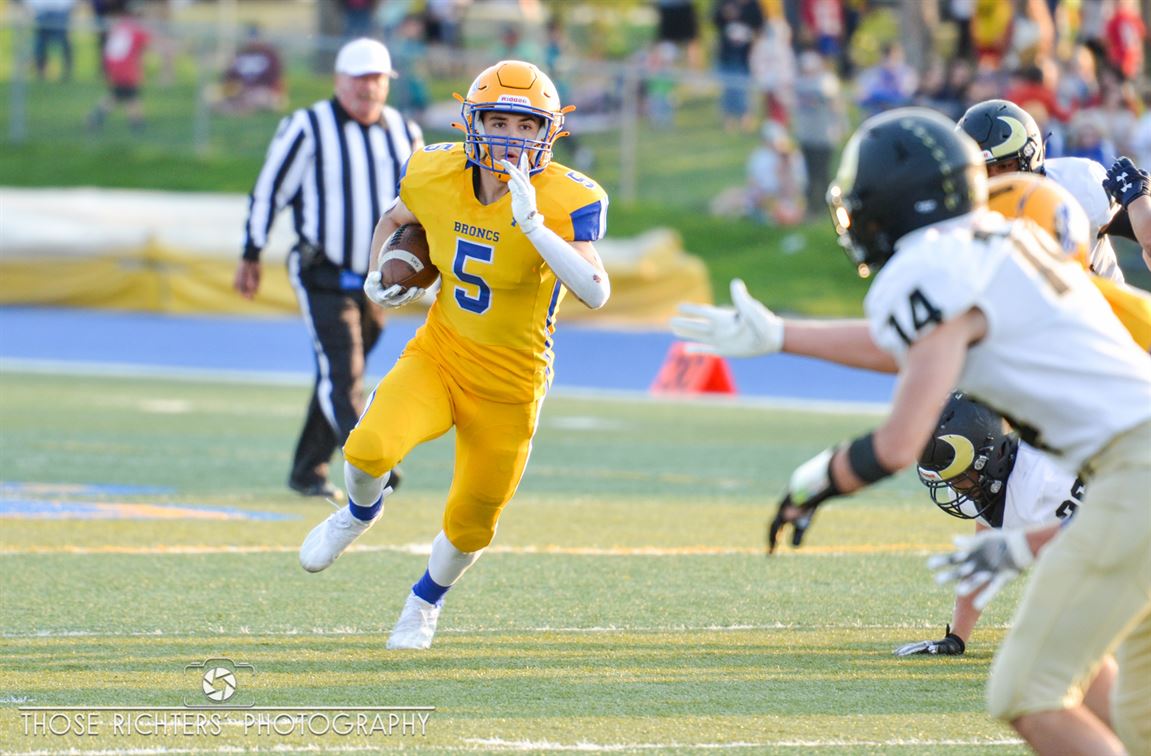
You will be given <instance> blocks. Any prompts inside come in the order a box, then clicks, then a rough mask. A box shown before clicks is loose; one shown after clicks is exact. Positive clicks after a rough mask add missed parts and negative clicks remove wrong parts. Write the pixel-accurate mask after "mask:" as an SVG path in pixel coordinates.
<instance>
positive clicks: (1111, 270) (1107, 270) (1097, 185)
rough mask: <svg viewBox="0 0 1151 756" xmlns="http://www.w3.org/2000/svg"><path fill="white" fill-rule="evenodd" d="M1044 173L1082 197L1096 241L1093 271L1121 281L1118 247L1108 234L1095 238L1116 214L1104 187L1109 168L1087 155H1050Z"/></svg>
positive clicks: (1073, 193)
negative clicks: (1060, 156) (1116, 248)
mask: <svg viewBox="0 0 1151 756" xmlns="http://www.w3.org/2000/svg"><path fill="white" fill-rule="evenodd" d="M1043 174H1044V175H1045V176H1047V178H1049V179H1051V180H1052V181H1054V182H1055V183H1056V184H1059V185H1060V186H1061V187H1063V188H1064V189H1066V190H1067V191H1069V192H1071V196H1072V197H1074V198H1075V199H1077V200H1079V204H1080V205H1082V206H1083V209H1084V210H1085V211H1086V212H1087V220H1088V221H1090V223H1091V235H1090V237H1088V238H1089V239H1090V240H1091V244H1093V245H1094V247H1093V248H1092V250H1091V270H1092V272H1094V273H1095V275H1097V276H1103V277H1104V278H1110V279H1111V280H1112V281H1119V282H1120V283H1122V282H1123V271H1122V270H1121V269H1120V268H1119V261H1118V260H1116V259H1115V248H1114V247H1112V246H1111V240H1110V239H1109V238H1107V237H1106V236H1104V237H1103V238H1102V239H1098V240H1097V239H1096V237H1098V236H1099V229H1100V228H1102V227H1103V226H1106V225H1107V224H1108V223H1110V222H1111V216H1113V215H1114V214H1115V213H1114V212H1113V208H1112V207H1111V197H1109V196H1108V195H1107V190H1106V189H1104V188H1103V179H1105V178H1107V169H1106V168H1104V167H1103V166H1101V165H1099V163H1096V162H1095V161H1094V160H1088V159H1087V158H1077V157H1065V158H1051V159H1050V160H1045V161H1043Z"/></svg>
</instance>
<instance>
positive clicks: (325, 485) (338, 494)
mask: <svg viewBox="0 0 1151 756" xmlns="http://www.w3.org/2000/svg"><path fill="white" fill-rule="evenodd" d="M288 488H290V489H292V490H293V491H295V492H296V493H298V494H299V495H300V496H317V497H320V498H323V499H331V500H333V501H343V499H344V492H343V491H341V490H340V489H338V488H336V487H335V486H333V485H332V484H331V483H329V482H328V481H326V480H317V481H315V482H313V483H299V482H297V481H294V480H289V481H288Z"/></svg>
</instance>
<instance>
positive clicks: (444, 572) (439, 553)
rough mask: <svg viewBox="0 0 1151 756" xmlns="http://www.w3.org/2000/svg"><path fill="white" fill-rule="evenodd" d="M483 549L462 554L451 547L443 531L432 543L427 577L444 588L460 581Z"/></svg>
mask: <svg viewBox="0 0 1151 756" xmlns="http://www.w3.org/2000/svg"><path fill="white" fill-rule="evenodd" d="M482 553H484V550H483V549H480V550H479V551H472V552H470V553H464V552H462V551H460V550H459V549H457V548H456V547H455V546H453V545H452V542H451V541H449V540H448V537H447V536H446V535H444V531H442V530H441V531H440V534H439V535H437V536H436V540H434V541H432V555H431V556H430V557H429V558H428V575H429V576H430V577H431V579H432V580H434V581H435V582H436V584H437V585H441V586H444V587H445V588H446V587H448V586H450V585H452V584H453V583H455V582H456V581H457V580H459V579H460V576H461V575H463V574H464V573H465V572H467V570H468V568H469V567H471V566H472V565H473V564H475V563H476V560H477V559H479V558H480V554H482Z"/></svg>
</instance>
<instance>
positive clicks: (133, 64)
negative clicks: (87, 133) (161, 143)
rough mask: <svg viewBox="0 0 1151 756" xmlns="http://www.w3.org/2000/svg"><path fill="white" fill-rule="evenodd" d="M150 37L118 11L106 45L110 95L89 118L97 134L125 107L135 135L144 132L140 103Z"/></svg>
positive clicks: (126, 12)
mask: <svg viewBox="0 0 1151 756" xmlns="http://www.w3.org/2000/svg"><path fill="white" fill-rule="evenodd" d="M150 39H151V36H150V35H149V34H148V30H147V29H145V28H144V26H143V25H142V24H141V23H140V22H139V21H138V20H136V18H135V17H134V16H133V14H132V11H130V10H126V9H125V10H117V11H116V14H115V16H114V17H113V19H112V21H111V23H110V24H109V26H108V38H107V39H106V40H105V42H104V51H103V53H104V78H105V80H106V81H107V82H108V93H107V94H105V95H104V97H103V98H102V99H101V100H100V102H99V103H98V104H97V105H96V108H95V109H94V110H93V111H92V113H91V114H90V115H89V116H88V128H89V129H90V130H93V131H98V130H100V129H102V128H103V127H104V121H105V120H106V119H107V117H108V114H109V113H110V112H111V111H112V108H114V107H116V106H117V105H123V106H124V110H125V111H126V112H127V114H128V124H129V126H130V127H131V129H132V131H135V132H140V131H143V130H144V109H143V106H142V105H141V103H140V85H141V83H142V82H143V78H144V72H143V57H144V50H145V49H147V47H148V42H149V40H150Z"/></svg>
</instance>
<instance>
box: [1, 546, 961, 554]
mask: <svg viewBox="0 0 1151 756" xmlns="http://www.w3.org/2000/svg"><path fill="white" fill-rule="evenodd" d="M950 548H951V546H949V545H948V544H945V543H879V544H866V543H861V544H840V545H838V546H804V547H803V548H800V549H790V548H784V549H783V550H782V551H780V552H778V553H777V554H776V556H785V557H787V556H803V555H810V556H848V555H854V554H924V555H927V554H934V553H938V552H942V551H948V550H949V549H950ZM298 550H299V547H298V546H282V545H271V546H263V545H251V546H228V545H219V544H150V545H147V546H121V545H111V544H109V545H102V546H69V545H66V544H65V545H56V544H53V545H51V546H3V547H0V556H24V555H30V554H73V555H94V554H117V555H130V556H155V555H176V556H181V555H200V554H289V553H291V554H294V553H296V552H297V551H298ZM430 550H431V546H430V544H414V543H408V544H386V545H380V546H352V547H351V548H350V549H348V551H354V552H359V553H379V552H388V553H395V554H417V555H427V554H429V553H430ZM487 552H488V553H493V554H517V555H524V554H540V555H555V556H605V557H637V556H648V557H669V556H747V555H753V556H754V555H762V554H763V553H764V552H763V549H762V548H757V547H732V546H703V545H700V546H612V547H608V548H599V547H592V546H559V545H554V544H549V545H546V546H490V547H488V549H487Z"/></svg>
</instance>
